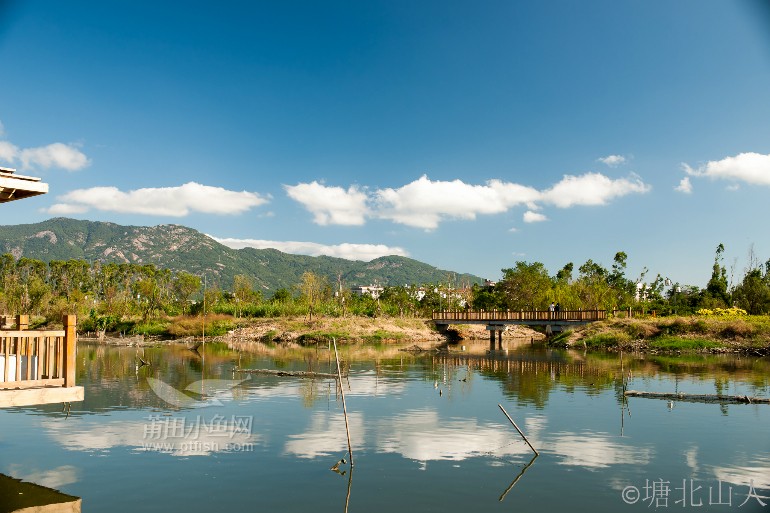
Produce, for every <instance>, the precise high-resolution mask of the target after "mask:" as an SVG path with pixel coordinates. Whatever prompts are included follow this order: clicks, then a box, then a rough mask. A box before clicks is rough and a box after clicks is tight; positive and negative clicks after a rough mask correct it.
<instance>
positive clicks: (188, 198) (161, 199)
mask: <svg viewBox="0 0 770 513" xmlns="http://www.w3.org/2000/svg"><path fill="white" fill-rule="evenodd" d="M58 199H59V200H60V201H61V203H57V204H55V205H53V206H52V207H51V208H49V209H48V213H50V214H65V213H83V212H86V211H88V210H89V209H92V208H93V209H96V210H102V211H108V212H120V213H127V214H145V215H157V216H172V217H183V216H186V215H188V214H189V213H190V212H202V213H205V214H219V215H224V214H240V213H243V212H246V211H247V210H249V209H251V208H253V207H257V206H260V205H263V204H264V203H267V201H268V200H267V199H266V198H265V197H262V196H260V195H259V194H257V193H254V192H247V191H241V192H237V191H229V190H226V189H223V188H221V187H211V186H208V185H201V184H199V183H195V182H188V183H186V184H184V185H180V186H178V187H159V188H146V189H136V190H133V191H128V192H123V191H121V190H119V189H118V188H117V187H91V188H90V189H77V190H74V191H71V192H68V193H67V194H64V195H63V196H59V198H58Z"/></svg>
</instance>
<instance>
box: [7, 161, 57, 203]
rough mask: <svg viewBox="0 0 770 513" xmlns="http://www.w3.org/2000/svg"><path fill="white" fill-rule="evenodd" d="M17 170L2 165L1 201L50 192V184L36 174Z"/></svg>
mask: <svg viewBox="0 0 770 513" xmlns="http://www.w3.org/2000/svg"><path fill="white" fill-rule="evenodd" d="M15 173H16V170H15V169H11V168H8V167H0V203H7V202H9V201H14V200H18V199H24V198H30V197H32V196H38V195H40V194H45V193H47V192H48V184H47V183H43V182H41V181H40V178H35V177H34V176H24V175H17V174H15Z"/></svg>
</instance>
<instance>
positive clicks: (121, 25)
mask: <svg viewBox="0 0 770 513" xmlns="http://www.w3.org/2000/svg"><path fill="white" fill-rule="evenodd" d="M0 62H2V69H3V79H2V81H0V122H1V123H2V136H0V165H1V166H6V167H13V168H16V169H17V172H18V173H20V174H27V175H33V176H40V177H41V178H43V180H44V181H45V182H47V183H48V184H49V185H50V192H49V194H47V195H44V196H39V197H36V198H33V199H28V200H25V201H19V202H12V203H8V204H6V205H4V206H3V211H2V218H0V224H20V223H28V222H37V221H42V220H45V219H48V218H50V217H55V216H67V217H74V218H78V219H89V220H102V221H111V222H115V223H119V224H131V225H156V224H166V223H175V224H182V225H186V226H190V227H192V228H195V229H198V230H200V231H202V232H204V233H207V234H210V235H212V236H214V237H217V238H219V239H221V240H223V241H225V242H226V243H227V244H228V245H232V246H234V247H240V246H242V245H244V244H253V245H256V246H259V247H262V246H271V247H278V249H282V250H284V251H288V252H296V253H307V254H331V255H335V256H342V257H347V258H356V259H370V258H372V257H374V256H379V255H382V254H402V255H406V256H410V257H412V258H415V259H418V260H421V261H424V262H427V263H430V264H432V265H435V266H437V267H440V268H444V269H450V270H453V271H460V272H471V273H474V274H477V275H480V276H482V277H486V278H491V279H497V278H499V277H500V275H501V272H500V270H501V269H502V268H505V267H512V266H513V265H514V263H515V262H516V261H517V260H526V261H540V262H543V263H544V264H545V265H546V266H547V267H548V269H549V271H550V272H551V273H552V274H555V273H556V271H557V270H558V269H560V268H561V267H562V266H563V265H564V264H565V263H567V262H574V263H575V266H576V267H578V266H579V265H581V264H582V263H583V262H585V261H586V260H587V259H589V258H590V259H593V260H594V261H597V262H600V263H602V264H603V265H605V266H607V267H609V266H610V265H611V263H612V258H613V256H614V254H615V253H616V252H617V251H625V252H626V253H627V254H628V257H629V258H628V264H629V275H630V277H631V278H635V277H636V276H638V274H639V273H640V272H641V270H642V268H643V267H647V268H648V269H649V274H650V275H652V276H654V275H655V274H657V273H660V274H662V275H663V276H668V277H670V278H671V279H672V280H673V281H678V282H681V283H683V284H692V285H698V286H705V284H706V282H707V280H708V278H709V276H710V272H711V264H712V262H713V258H714V251H715V249H716V246H717V245H718V244H719V243H724V245H725V247H726V259H725V264H726V265H727V266H728V268H731V267H732V268H734V269H735V279H736V280H737V279H740V277H742V275H743V271H744V268H745V266H746V265H747V255H748V253H749V250H750V248H752V247H753V249H754V252H755V254H756V256H757V257H758V258H759V259H760V260H762V261H764V260H767V259H768V258H770V240H769V239H768V230H767V228H766V224H767V220H768V214H770V203H769V202H768V200H769V199H770V195H769V194H768V193H769V192H770V8H768V7H767V2H762V1H760V0H756V1H750V0H739V1H734V2H723V1H717V0H709V1H703V0H692V1H687V0H684V1H677V2H664V1H650V2H638V1H624V0H612V1H590V2H575V1H547V2H542V1H537V2H536V1H531V2H523V1H521V2H519V1H516V2H514V1H487V2H465V1H447V0H442V1H436V2H429V1H425V2H413V1H409V2H407V1H383V2H375V1H366V2H361V1H355V2H353V1H351V2H292V1H285V2H283V1H282V2H259V1H254V2H217V3H213V2H185V3H183V4H182V3H178V2H142V1H136V0H134V1H130V2H124V1H110V2H82V1H72V2H53V1H34V0H31V1H23V2H22V1H19V2H7V1H6V2H1V1H0Z"/></svg>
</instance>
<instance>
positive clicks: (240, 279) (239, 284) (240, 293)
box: [233, 274, 254, 317]
mask: <svg viewBox="0 0 770 513" xmlns="http://www.w3.org/2000/svg"><path fill="white" fill-rule="evenodd" d="M233 297H234V299H235V316H236V317H240V315H238V306H239V305H240V307H241V308H243V307H244V306H245V305H246V304H248V303H250V302H251V301H252V299H253V298H254V286H253V284H252V282H251V278H249V277H248V276H246V275H244V274H237V275H236V276H235V279H234V280H233Z"/></svg>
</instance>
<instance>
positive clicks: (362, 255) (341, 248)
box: [209, 235, 408, 262]
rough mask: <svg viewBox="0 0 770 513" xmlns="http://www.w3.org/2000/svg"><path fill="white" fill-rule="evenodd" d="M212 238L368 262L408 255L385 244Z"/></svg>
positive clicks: (232, 245)
mask: <svg viewBox="0 0 770 513" xmlns="http://www.w3.org/2000/svg"><path fill="white" fill-rule="evenodd" d="M209 237H211V238H212V239H214V240H215V241H217V242H219V243H220V244H224V245H225V246H227V247H229V248H233V249H242V248H256V249H267V248H273V249H277V250H278V251H283V252H284V253H291V254H294V255H310V256H320V255H325V256H331V257H337V258H344V259H346V260H363V261H365V262H368V261H369V260H373V259H375V258H379V257H381V256H388V255H398V256H408V253H407V252H406V251H405V250H404V249H403V248H399V247H391V246H386V245H384V244H350V243H343V244H335V245H324V244H318V243H316V242H296V241H274V240H256V239H229V238H224V239H220V238H218V237H213V236H211V235H209Z"/></svg>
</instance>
